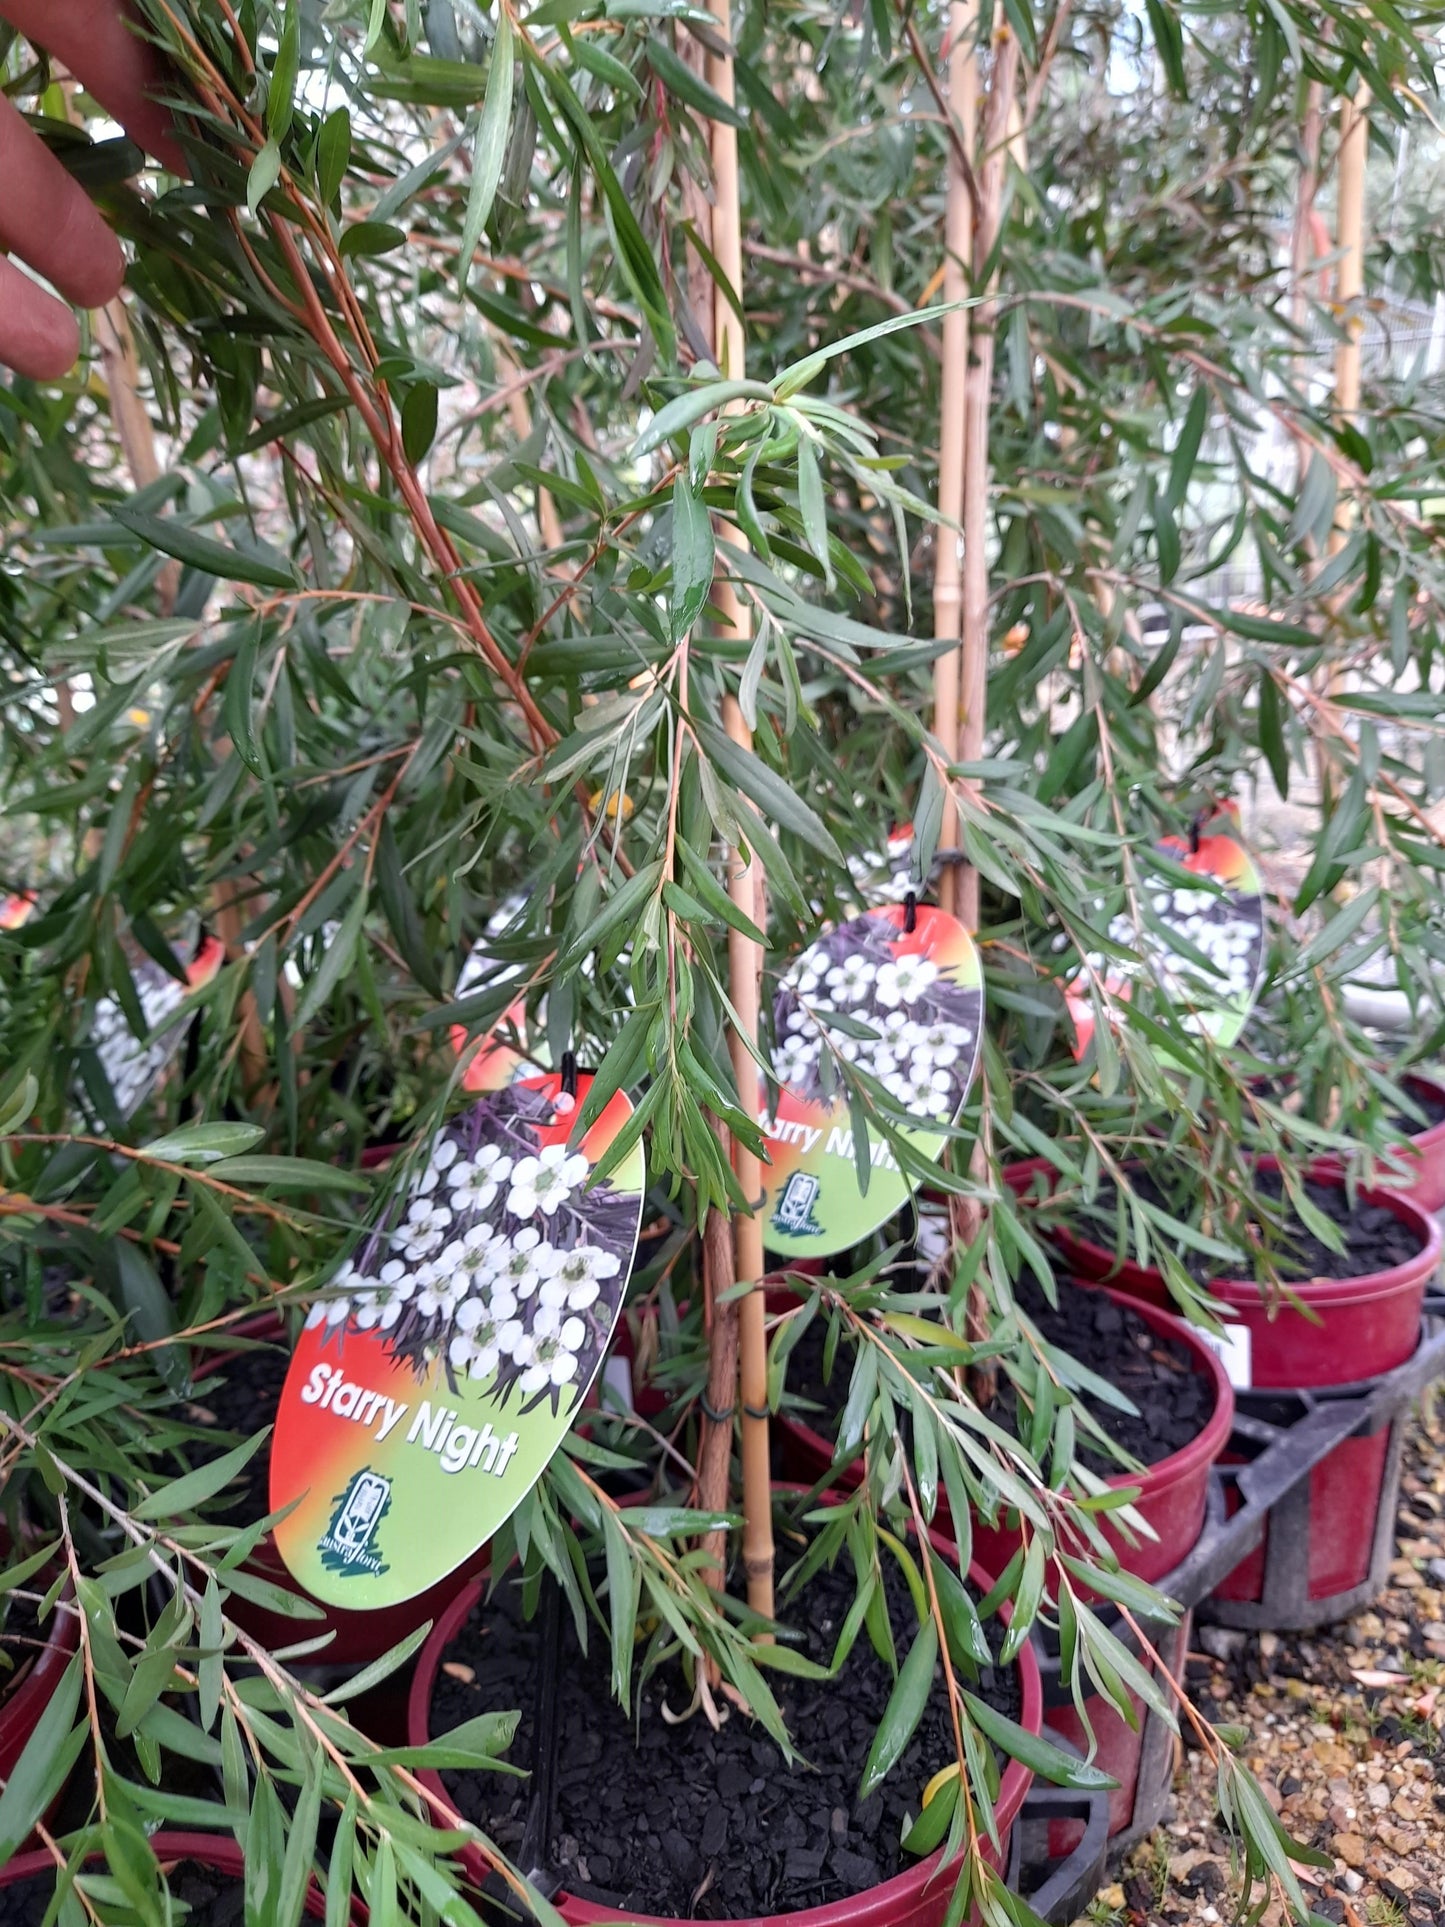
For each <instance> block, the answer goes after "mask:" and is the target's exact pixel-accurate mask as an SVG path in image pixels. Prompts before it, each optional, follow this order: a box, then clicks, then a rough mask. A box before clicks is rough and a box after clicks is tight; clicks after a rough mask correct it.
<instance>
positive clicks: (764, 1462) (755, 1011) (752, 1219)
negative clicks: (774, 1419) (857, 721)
mask: <svg viewBox="0 0 1445 1927" xmlns="http://www.w3.org/2000/svg"><path fill="white" fill-rule="evenodd" d="M708 10H709V12H710V13H711V14H712V17H713V19H714V21H715V22H716V24H717V30H718V34H719V36H720V38H721V39H722V41H723V43H724V44H725V45H726V46H729V47H730V46H731V44H732V20H731V9H730V6H729V0H708ZM707 74H708V80H709V82H710V84H711V85H712V87H713V89H714V91H715V92H716V93H718V94H720V95H721V96H722V98H723V99H724V100H725V101H726V102H727V103H728V105H729V106H731V105H732V102H733V98H734V92H733V63H732V56H731V54H715V53H713V52H711V51H709V53H708V61H707ZM711 145H712V166H713V194H714V200H713V217H712V250H713V257H714V259H715V260H716V261H717V263H718V266H719V268H720V269H721V271H722V274H723V277H724V278H725V280H726V282H727V285H728V286H729V287H730V288H731V289H732V291H733V293H734V295H735V296H736V298H737V300H738V303H739V305H741V301H742V287H743V240H742V212H741V208H740V205H739V197H738V137H737V132H736V130H735V129H734V128H732V127H730V126H728V125H726V124H725V123H724V122H722V121H714V122H713V124H712V135H711ZM713 340H714V342H715V344H716V360H717V364H718V367H719V368H720V369H721V370H722V372H723V374H724V375H727V376H741V375H742V373H743V370H744V367H745V365H746V351H745V346H744V342H743V328H742V322H741V320H740V319H739V316H738V313H737V310H736V309H735V308H734V307H733V304H732V302H730V301H726V300H719V299H717V298H714V301H713ZM722 535H723V538H724V540H725V541H727V542H733V543H737V544H739V545H741V542H742V536H741V534H740V532H739V531H738V530H737V529H736V528H735V527H734V526H733V525H732V524H731V523H725V524H724V525H723V528H722ZM713 608H714V611H715V613H716V615H717V617H718V620H719V621H720V623H721V624H722V625H723V626H724V627H725V628H727V629H729V630H731V631H732V632H733V633H734V634H736V635H739V636H741V635H744V634H746V632H747V627H748V623H747V616H746V614H745V612H744V609H743V606H742V603H741V601H740V600H739V597H738V594H737V590H736V589H735V588H734V586H733V584H732V582H731V581H730V580H729V579H728V578H727V576H726V575H725V574H721V573H720V574H719V577H718V580H717V582H716V583H715V585H714V593H713ZM723 727H724V728H725V729H726V731H727V733H728V735H729V736H730V737H731V738H732V740H733V741H734V742H735V743H737V744H739V745H740V746H741V747H742V748H744V749H751V748H752V731H751V730H750V729H749V728H748V726H747V723H746V722H745V721H744V719H743V713H742V710H741V709H740V707H739V706H738V702H737V699H736V698H735V697H733V696H728V697H727V698H726V699H725V701H724V703H723ZM728 894H729V895H730V896H731V897H732V900H733V902H734V903H735V904H736V905H737V906H738V908H739V909H740V910H741V911H742V912H743V914H744V915H745V916H746V917H748V918H750V919H751V921H752V922H754V923H755V924H756V925H757V926H758V928H759V929H763V928H765V927H766V924H767V913H766V910H765V908H764V903H763V873H762V866H761V865H760V864H759V862H758V859H757V856H756V854H754V853H753V852H751V851H750V852H749V854H748V857H747V860H746V861H745V862H744V861H743V860H742V854H741V852H740V851H734V853H733V857H732V861H731V863H730V865H729V875H728ZM762 980H763V949H762V945H761V944H759V943H755V942H753V941H752V939H751V938H748V937H745V936H744V935H743V934H742V932H741V931H739V930H732V929H730V930H729V931H728V994H729V996H730V997H731V999H732V1003H733V1008H734V1010H735V1011H736V1012H737V1020H738V1025H739V1027H740V1028H739V1030H736V1031H734V1032H732V1033H730V1035H729V1038H728V1049H729V1053H730V1055H731V1057H732V1066H733V1078H734V1081H735V1082H736V1084H737V1089H738V1100H739V1102H740V1103H741V1104H742V1105H743V1107H744V1108H745V1109H746V1110H748V1111H749V1112H750V1113H755V1110H756V1098H755V1097H752V1096H750V1094H751V1093H754V1092H756V1090H757V1088H758V1067H757V1063H756V1061H755V1059H754V1056H753V1051H754V1050H755V1049H756V1047H757V1041H758V1016H759V1008H760V1005H761V1001H762ZM732 1162H733V1170H734V1171H735V1172H736V1174H737V1180H738V1184H739V1186H740V1188H741V1190H742V1194H743V1196H744V1197H745V1198H746V1199H747V1201H748V1206H749V1209H748V1212H747V1214H746V1215H745V1216H743V1217H739V1218H735V1219H734V1221H733V1256H734V1276H735V1277H736V1279H737V1282H738V1283H739V1284H748V1285H751V1286H753V1287H754V1289H753V1290H750V1291H749V1292H747V1293H746V1295H745V1296H743V1297H742V1298H741V1299H739V1301H738V1350H739V1362H740V1368H741V1369H740V1380H741V1383H740V1388H739V1389H740V1401H741V1405H742V1415H741V1417H742V1461H743V1572H744V1574H745V1576H746V1579H747V1589H748V1604H749V1606H750V1607H751V1608H752V1610H753V1611H754V1612H755V1613H758V1614H759V1615H761V1616H762V1617H763V1618H766V1619H771V1618H772V1617H773V1510H772V1468H771V1465H770V1463H769V1452H768V1344H767V1326H766V1322H765V1318H764V1306H763V1294H762V1290H761V1280H762V1276H763V1227H762V1223H761V1221H760V1220H759V1218H758V1216H757V1212H756V1209H755V1206H756V1201H757V1200H758V1199H759V1198H760V1197H761V1195H762V1189H763V1183H762V1167H761V1165H760V1164H759V1161H758V1158H757V1155H756V1153H755V1152H753V1151H751V1150H749V1149H748V1147H747V1146H746V1145H744V1144H740V1143H738V1142H737V1141H736V1139H735V1140H734V1142H733V1147H732Z"/></svg>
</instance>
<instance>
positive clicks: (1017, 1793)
mask: <svg viewBox="0 0 1445 1927" xmlns="http://www.w3.org/2000/svg"><path fill="white" fill-rule="evenodd" d="M772 1489H773V1491H774V1492H775V1493H794V1492H795V1493H802V1492H807V1491H809V1490H810V1489H811V1488H810V1487H808V1486H806V1485H801V1484H793V1483H786V1482H784V1481H781V1480H775V1481H774V1483H773V1488H772ZM843 1496H844V1495H843V1494H842V1493H840V1492H837V1491H832V1492H828V1493H824V1494H822V1495H821V1497H822V1499H824V1500H827V1499H841V1498H843ZM928 1536H929V1539H930V1541H931V1542H932V1544H933V1547H934V1550H935V1551H937V1552H940V1553H942V1554H943V1555H944V1556H945V1557H947V1556H949V1555H950V1554H951V1555H952V1556H953V1557H955V1558H956V1557H957V1553H958V1548H957V1546H956V1545H955V1544H954V1542H953V1541H952V1540H951V1539H950V1538H949V1537H948V1535H947V1534H946V1533H943V1532H940V1531H939V1530H938V1529H937V1527H933V1526H931V1527H930V1528H929V1533H928ZM968 1576H969V1578H970V1579H971V1580H972V1581H973V1583H974V1585H976V1586H978V1587H980V1588H981V1589H982V1590H983V1591H984V1592H987V1591H988V1590H989V1589H990V1587H991V1586H992V1585H993V1576H992V1575H991V1574H990V1573H987V1572H984V1571H983V1570H982V1568H981V1567H979V1566H978V1564H977V1563H976V1562H975V1563H974V1564H973V1565H971V1566H970V1567H969V1572H968ZM486 1583H487V1581H486V1577H485V1576H481V1577H478V1578H476V1579H474V1580H472V1581H471V1583H470V1584H469V1585H468V1586H467V1587H466V1588H465V1589H464V1590H463V1591H462V1592H460V1593H458V1595H457V1597H456V1598H455V1599H454V1600H453V1601H452V1602H451V1604H450V1605H449V1606H448V1607H447V1609H446V1611H445V1612H444V1613H443V1614H442V1615H441V1617H440V1618H439V1619H438V1620H437V1622H436V1624H435V1625H434V1626H433V1627H432V1629H431V1631H430V1633H428V1635H427V1637H426V1640H425V1642H424V1644H423V1646H422V1649H421V1651H420V1653H418V1655H417V1662H416V1669H415V1671H414V1672H413V1674H412V1681H411V1691H410V1693H409V1694H408V1696H407V1709H406V1710H407V1740H408V1743H409V1744H410V1745H412V1746H425V1745H427V1744H428V1743H429V1742H430V1740H431V1739H432V1737H433V1735H432V1733H431V1718H430V1715H431V1701H432V1694H433V1692H434V1690H435V1687H436V1677H437V1674H438V1672H439V1671H440V1669H441V1663H442V1655H443V1653H444V1652H445V1651H446V1649H447V1647H448V1646H449V1645H450V1644H451V1642H452V1640H453V1639H454V1638H455V1637H456V1635H457V1633H458V1632H459V1631H460V1629H461V1627H462V1626H463V1625H464V1624H465V1622H466V1620H467V1618H468V1617H469V1615H470V1614H471V1611H472V1608H473V1607H474V1606H475V1605H476V1604H477V1602H478V1601H479V1600H480V1598H481V1597H482V1593H483V1590H484V1588H485V1586H486ZM1010 1616H1011V1614H1010V1608H1009V1605H1008V1603H1007V1602H1006V1603H1005V1605H1004V1606H1003V1607H1002V1608H1001V1609H1000V1617H1001V1618H1002V1619H1003V1621H1004V1624H1005V1625H1007V1624H1008V1620H1009V1618H1010ZM1010 1664H1011V1665H1012V1666H1013V1667H1014V1668H1015V1669H1016V1670H1017V1673H1018V1680H1019V1691H1020V1698H1021V1701H1022V1704H1021V1706H1020V1708H1019V1724H1020V1725H1021V1726H1022V1727H1024V1728H1025V1729H1026V1730H1027V1731H1028V1732H1030V1733H1034V1734H1037V1733H1038V1732H1040V1730H1041V1728H1042V1725H1043V1714H1044V1696H1043V1682H1042V1679H1041V1677H1040V1674H1039V1666H1038V1660H1037V1658H1036V1657H1035V1655H1034V1649H1033V1643H1032V1641H1031V1640H1027V1639H1026V1640H1025V1641H1024V1643H1023V1645H1022V1647H1021V1648H1020V1649H1019V1652H1018V1653H1017V1654H1016V1655H1015V1657H1014V1659H1013V1660H1012V1661H1011V1662H1010ZM436 1737H437V1738H441V1737H442V1736H441V1735H437V1736H436ZM1033 1778H1034V1776H1033V1773H1032V1771H1031V1769H1030V1768H1028V1767H1026V1766H1024V1765H1023V1764H1022V1762H1021V1761H1019V1760H1014V1759H1010V1760H1009V1761H1008V1762H1007V1764H1006V1765H1005V1767H1004V1769H1003V1773H1002V1775H1001V1777H1000V1780H999V1791H998V1798H997V1800H995V1802H994V1816H995V1819H996V1821H997V1824H998V1832H999V1837H1000V1839H1003V1838H1006V1836H1007V1833H1008V1829H1009V1828H1010V1827H1011V1826H1012V1825H1013V1823H1014V1821H1015V1820H1016V1819H1017V1817H1018V1813H1019V1809H1020V1808H1021V1807H1022V1805H1023V1802H1024V1796H1025V1794H1026V1793H1027V1792H1028V1790H1029V1787H1030V1786H1031V1784H1032V1783H1033ZM417 1779H418V1781H419V1782H420V1783H421V1785H422V1786H423V1787H424V1788H425V1789H426V1792H427V1794H428V1797H429V1798H431V1799H432V1800H433V1801H434V1802H435V1803H438V1804H439V1806H440V1808H441V1809H442V1811H443V1815H444V1814H449V1813H452V1812H454V1811H455V1809H454V1808H453V1807H452V1804H451V1800H450V1797H449V1796H448V1794H447V1791H446V1788H445V1786H444V1785H443V1783H442V1777H441V1774H440V1773H439V1772H437V1771H436V1770H435V1768H432V1767H423V1768H421V1769H419V1770H418V1772H417ZM463 1853H464V1855H465V1854H472V1855H473V1856H475V1857H477V1858H480V1854H479V1850H478V1849H477V1848H475V1847H471V1846H469V1847H467V1848H465V1849H464V1850H463ZM942 1860H943V1853H942V1849H941V1848H940V1849H939V1850H938V1851H937V1852H936V1853H932V1854H929V1855H928V1856H927V1857H926V1858H925V1859H922V1860H920V1861H918V1863H917V1864H916V1865H915V1866H911V1867H905V1868H904V1869H903V1870H902V1872H900V1873H896V1874H894V1875H893V1877H892V1879H890V1880H883V1881H880V1882H879V1884H878V1885H877V1886H876V1887H866V1888H865V1889H864V1890H863V1892H862V1893H860V1894H852V1895H850V1896H849V1897H848V1898H847V1899H846V1900H836V1901H833V1902H831V1903H830V1904H829V1905H827V1906H823V1907H803V1908H800V1909H799V1910H798V1911H797V1912H796V1913H790V1914H753V1915H747V1916H743V1915H739V1916H737V1917H736V1918H735V1919H733V1920H732V1921H731V1922H728V1923H724V1924H723V1927H785V1924H786V1927H865V1923H867V1927H879V1922H880V1920H881V1921H887V1920H891V1919H901V1918H902V1917H903V1913H902V1910H903V1908H904V1907H905V1906H906V1905H907V1903H908V1902H909V1901H910V1900H911V1899H913V1898H914V1897H915V1896H919V1895H922V1894H923V1893H925V1892H926V1891H927V1889H928V1888H929V1887H930V1886H931V1885H932V1884H933V1882H934V1880H935V1879H936V1878H937V1876H938V1874H939V1873H940V1871H941V1868H942ZM567 1899H568V1896H567V1894H566V1893H565V1892H563V1893H561V1894H558V1895H557V1896H556V1897H555V1898H554V1901H553V1905H554V1906H556V1907H557V1908H558V1909H559V1911H565V1907H566V1903H567ZM584 1904H585V1907H586V1911H587V1915H588V1918H589V1919H594V1920H599V1921H603V1920H616V1921H631V1922H636V1923H638V1924H639V1927H652V1924H654V1923H655V1927H670V1922H669V1918H668V1917H665V1916H660V1915H652V1914H644V1913H639V1912H637V1911H635V1910H634V1911H632V1912H621V1911H618V1910H616V1909H614V1908H611V1907H603V1906H600V1905H597V1904H595V1903H594V1902H592V1901H587V1902H585V1903H584ZM884 1909H886V1911H880V1910H884ZM679 1918H683V1919H688V1918H692V1916H680V1917H679Z"/></svg>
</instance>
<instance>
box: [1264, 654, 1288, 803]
mask: <svg viewBox="0 0 1445 1927" xmlns="http://www.w3.org/2000/svg"><path fill="white" fill-rule="evenodd" d="M1259 746H1260V748H1261V749H1262V750H1263V751H1264V760H1265V761H1266V762H1267V763H1268V764H1269V773H1270V775H1271V776H1272V777H1273V778H1274V786H1275V788H1276V789H1277V790H1278V791H1279V794H1280V798H1281V800H1282V801H1284V802H1288V801H1289V750H1288V748H1287V747H1286V744H1285V740H1284V705H1283V703H1282V701H1281V698H1280V693H1279V685H1278V684H1277V683H1276V682H1275V679H1274V677H1273V676H1272V675H1271V674H1270V673H1269V671H1268V670H1267V669H1265V670H1262V671H1261V673H1260V678H1259Z"/></svg>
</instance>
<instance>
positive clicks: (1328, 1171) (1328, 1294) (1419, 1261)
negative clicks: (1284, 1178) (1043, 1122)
mask: <svg viewBox="0 0 1445 1927" xmlns="http://www.w3.org/2000/svg"><path fill="white" fill-rule="evenodd" d="M1442 1095H1445V1091H1442ZM1438 1128H1439V1129H1440V1130H1441V1131H1442V1132H1445V1124H1442V1125H1440V1126H1439V1127H1438ZM1259 1165H1260V1169H1261V1170H1263V1171H1277V1170H1278V1169H1279V1159H1278V1158H1276V1157H1262V1158H1261V1159H1260V1160H1259ZM1039 1170H1042V1171H1046V1172H1052V1171H1053V1170H1054V1167H1053V1166H1052V1165H1051V1164H1050V1163H1049V1162H1048V1160H1047V1159H1046V1158H1030V1159H1027V1160H1025V1161H1024V1162H1023V1163H1021V1164H1018V1165H1010V1166H1007V1167H1006V1168H1005V1176H1006V1177H1007V1173H1008V1172H1009V1171H1013V1172H1015V1173H1017V1174H1018V1181H1017V1182H1015V1183H1014V1186H1013V1188H1016V1189H1018V1188H1026V1187H1027V1185H1028V1184H1029V1183H1030V1182H1031V1181H1032V1178H1033V1175H1034V1173H1035V1171H1039ZM1304 1171H1305V1176H1306V1177H1307V1178H1309V1179H1310V1180H1311V1181H1312V1182H1314V1183H1316V1184H1329V1185H1334V1186H1336V1187H1343V1185H1344V1183H1345V1174H1344V1171H1343V1169H1342V1167H1341V1165H1340V1164H1339V1163H1338V1161H1337V1160H1335V1159H1333V1158H1316V1159H1315V1160H1314V1161H1313V1162H1312V1163H1310V1164H1307V1165H1306V1166H1305V1167H1304ZM1054 1175H1055V1176H1057V1173H1056V1172H1055V1173H1054ZM1359 1197H1360V1199H1361V1201H1362V1202H1363V1203H1365V1204H1370V1205H1384V1206H1385V1208H1386V1209H1387V1210H1388V1211H1390V1212H1392V1213H1393V1215H1394V1216H1395V1217H1397V1218H1398V1219H1400V1221H1401V1222H1402V1223H1403V1224H1408V1225H1409V1226H1410V1228H1411V1229H1412V1230H1413V1231H1414V1232H1415V1233H1416V1235H1417V1236H1418V1237H1419V1239H1420V1249H1419V1251H1417V1252H1416V1253H1415V1254H1414V1256H1413V1257H1411V1258H1407V1259H1405V1260H1404V1261H1403V1262H1402V1263H1401V1264H1398V1265H1391V1266H1389V1267H1388V1268H1387V1269H1386V1270H1384V1271H1368V1272H1361V1273H1359V1274H1358V1275H1357V1276H1356V1277H1353V1278H1302V1279H1295V1280H1292V1281H1291V1282H1290V1284H1289V1287H1288V1289H1289V1291H1290V1292H1291V1294H1292V1295H1293V1296H1295V1297H1297V1298H1299V1299H1300V1300H1301V1301H1302V1302H1303V1303H1304V1304H1306V1305H1312V1306H1316V1307H1330V1306H1341V1305H1357V1304H1368V1303H1369V1302H1371V1301H1372V1300H1373V1299H1376V1298H1382V1297H1389V1296H1390V1295H1391V1294H1392V1293H1394V1292H1396V1291H1400V1290H1402V1289H1405V1288H1407V1287H1408V1286H1410V1285H1412V1284H1414V1283H1415V1282H1416V1280H1417V1279H1419V1278H1422V1277H1428V1276H1429V1275H1430V1273H1431V1272H1432V1271H1434V1270H1435V1268H1436V1267H1437V1266H1438V1264H1439V1262H1440V1255H1441V1249H1442V1241H1441V1234H1440V1227H1439V1225H1438V1224H1437V1223H1436V1221H1435V1219H1434V1218H1433V1217H1432V1216H1431V1214H1430V1213H1429V1212H1427V1211H1425V1210H1423V1209H1422V1208H1421V1207H1420V1206H1419V1205H1418V1204H1416V1203H1415V1202H1414V1200H1413V1199H1411V1198H1409V1197H1407V1196H1406V1195H1405V1194H1404V1193H1403V1192H1400V1191H1395V1190H1388V1189H1383V1190H1382V1189H1380V1188H1378V1187H1376V1186H1371V1187H1369V1188H1368V1189H1365V1190H1362V1191H1361V1192H1360V1193H1359ZM1052 1235H1053V1236H1054V1237H1055V1239H1056V1242H1057V1243H1058V1244H1059V1246H1060V1248H1061V1249H1062V1250H1063V1251H1064V1252H1065V1253H1067V1252H1068V1250H1069V1249H1070V1248H1071V1247H1072V1249H1073V1250H1074V1251H1075V1252H1077V1253H1078V1254H1079V1255H1080V1256H1082V1257H1085V1258H1087V1259H1088V1260H1089V1261H1090V1262H1091V1263H1092V1264H1094V1265H1095V1266H1097V1267H1098V1268H1099V1270H1100V1274H1101V1276H1100V1282H1101V1284H1103V1285H1104V1286H1105V1288H1107V1287H1108V1283H1109V1280H1110V1279H1111V1278H1119V1277H1123V1276H1133V1277H1134V1278H1136V1279H1139V1280H1142V1281H1144V1282H1146V1283H1147V1284H1148V1285H1149V1286H1151V1287H1152V1288H1153V1289H1155V1290H1156V1291H1157V1290H1164V1291H1165V1292H1166V1293H1167V1290H1168V1287H1167V1285H1166V1284H1165V1282H1164V1274H1163V1273H1162V1272H1161V1271H1159V1270H1158V1269H1157V1268H1156V1267H1155V1266H1153V1265H1141V1264H1139V1262H1138V1261H1137V1259H1132V1258H1123V1259H1120V1258H1119V1257H1118V1256H1117V1255H1116V1253H1115V1252H1113V1251H1112V1250H1111V1249H1110V1248H1109V1247H1108V1246H1107V1245H1101V1244H1096V1243H1095V1241H1094V1240H1093V1239H1092V1238H1086V1237H1084V1236H1082V1235H1081V1234H1080V1233H1079V1232H1077V1231H1074V1230H1070V1229H1069V1228H1068V1227H1066V1226H1059V1227H1057V1228H1056V1230H1055V1231H1054V1232H1053V1234H1052ZM1201 1289H1202V1290H1204V1291H1208V1292H1212V1293H1214V1295H1215V1296H1216V1297H1217V1298H1218V1299H1219V1300H1220V1302H1221V1304H1223V1305H1224V1306H1225V1307H1227V1308H1228V1309H1230V1310H1250V1309H1259V1310H1265V1309H1268V1308H1269V1305H1268V1301H1267V1300H1266V1298H1265V1295H1264V1290H1263V1287H1262V1286H1261V1284H1260V1282H1259V1280H1258V1279H1257V1278H1239V1277H1234V1278H1228V1277H1220V1278H1211V1279H1209V1280H1208V1282H1207V1283H1206V1284H1205V1285H1203V1286H1202V1287H1201ZM1126 1295H1127V1294H1126ZM1134 1302H1136V1303H1137V1302H1138V1301H1137V1300H1135V1301H1134ZM1284 1302H1287V1301H1284ZM1181 1322H1183V1321H1181Z"/></svg>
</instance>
